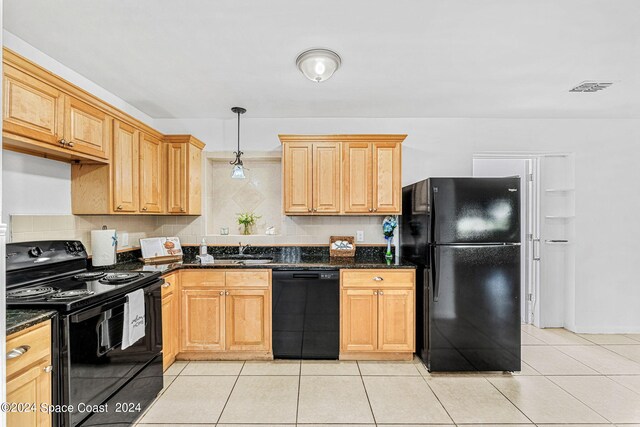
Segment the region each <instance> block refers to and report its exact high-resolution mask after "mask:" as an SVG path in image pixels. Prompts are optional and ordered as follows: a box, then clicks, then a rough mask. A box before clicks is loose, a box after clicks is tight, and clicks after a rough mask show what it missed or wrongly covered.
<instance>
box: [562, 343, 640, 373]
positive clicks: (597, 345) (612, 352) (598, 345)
mask: <svg viewBox="0 0 640 427" xmlns="http://www.w3.org/2000/svg"><path fill="white" fill-rule="evenodd" d="M552 347H553V348H554V349H555V350H558V351H559V352H560V353H562V354H564V355H565V356H568V357H570V358H572V359H573V360H575V361H576V362H578V363H580V364H582V365H584V366H586V367H587V368H589V369H591V370H592V371H594V372H597V373H598V375H603V376H607V375H609V374H606V373H604V372H600V371H598V370H597V369H596V368H592V367H591V366H589V365H587V364H586V363H584V362H582V361H580V360H578V359H576V358H575V357H573V356H572V355H570V354H568V353H565V352H564V351H562V350H560V349H559V348H557V347H556V346H552ZM559 347H562V346H559ZM566 347H569V346H566ZM573 347H580V346H579V345H578V346H573ZM582 347H585V346H582ZM586 347H600V348H602V349H603V350H605V351H608V352H609V353H611V354H614V355H616V356H620V357H622V358H623V359H627V360H628V361H631V362H633V363H635V364H637V365H639V366H640V363H638V362H636V361H635V360H632V359H629V358H628V357H626V356H624V355H622V354H619V353H616V352H615V351H613V350H609V349H608V348H606V347H604V346H602V345H600V344H595V345H594V346H586ZM618 375H638V374H618ZM558 376H560V375H558Z"/></svg>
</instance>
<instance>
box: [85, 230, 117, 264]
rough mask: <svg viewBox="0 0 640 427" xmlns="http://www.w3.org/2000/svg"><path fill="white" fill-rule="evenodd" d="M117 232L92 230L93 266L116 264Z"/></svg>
mask: <svg viewBox="0 0 640 427" xmlns="http://www.w3.org/2000/svg"><path fill="white" fill-rule="evenodd" d="M116 250H117V240H116V230H91V252H92V254H91V256H92V258H91V264H93V266H94V267H99V266H101V265H113V264H115V263H116Z"/></svg>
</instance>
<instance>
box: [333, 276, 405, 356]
mask: <svg viewBox="0 0 640 427" xmlns="http://www.w3.org/2000/svg"><path fill="white" fill-rule="evenodd" d="M340 283H341V288H342V290H341V303H340V316H341V324H340V337H341V344H340V352H341V357H342V355H343V354H344V356H345V358H348V356H349V354H350V353H355V354H357V353H358V352H360V353H362V352H367V353H378V352H380V353H384V352H387V353H397V354H401V355H406V357H407V358H408V357H410V356H411V354H412V353H413V351H414V350H415V270H401V271H389V270H352V269H349V270H342V271H341V272H340ZM356 357H357V356H356Z"/></svg>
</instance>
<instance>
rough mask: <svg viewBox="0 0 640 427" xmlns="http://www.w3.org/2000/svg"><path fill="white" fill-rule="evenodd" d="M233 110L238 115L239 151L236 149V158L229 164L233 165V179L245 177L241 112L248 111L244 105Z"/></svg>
mask: <svg viewBox="0 0 640 427" xmlns="http://www.w3.org/2000/svg"><path fill="white" fill-rule="evenodd" d="M231 111H233V112H234V113H236V114H237V115H238V151H235V152H234V153H233V154H235V155H236V159H235V160H233V161H231V162H229V164H231V165H233V170H232V171H231V178H233V179H244V178H245V176H244V166H243V165H242V159H241V158H240V156H242V155H243V154H244V153H243V152H242V151H240V114H244V113H246V112H247V110H246V109H244V108H242V107H233V108H231Z"/></svg>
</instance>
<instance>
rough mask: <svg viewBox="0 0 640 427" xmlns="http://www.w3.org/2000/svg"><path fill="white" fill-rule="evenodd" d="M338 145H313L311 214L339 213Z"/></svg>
mask: <svg viewBox="0 0 640 427" xmlns="http://www.w3.org/2000/svg"><path fill="white" fill-rule="evenodd" d="M340 171H341V165H340V144H339V143H337V142H316V143H314V144H313V212H314V213H332V214H338V213H340V194H341V192H340V185H341V182H340V181H341V180H340Z"/></svg>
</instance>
